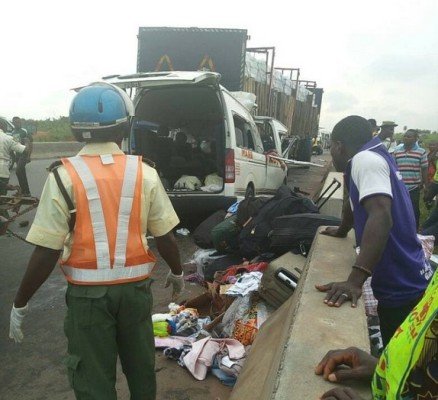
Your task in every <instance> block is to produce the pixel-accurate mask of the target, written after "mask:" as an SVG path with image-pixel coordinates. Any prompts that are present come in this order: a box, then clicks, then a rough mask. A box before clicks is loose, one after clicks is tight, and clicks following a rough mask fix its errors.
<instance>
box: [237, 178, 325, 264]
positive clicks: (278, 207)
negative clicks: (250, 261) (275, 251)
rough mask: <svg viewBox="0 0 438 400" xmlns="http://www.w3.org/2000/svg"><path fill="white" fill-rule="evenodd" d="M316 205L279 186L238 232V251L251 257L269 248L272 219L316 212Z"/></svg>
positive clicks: (285, 187) (284, 186)
mask: <svg viewBox="0 0 438 400" xmlns="http://www.w3.org/2000/svg"><path fill="white" fill-rule="evenodd" d="M317 212H318V207H317V206H316V205H315V203H313V201H311V200H310V199H308V198H306V197H304V196H302V195H300V194H298V193H295V192H294V191H293V190H291V189H290V188H289V187H287V186H286V185H282V186H280V188H279V189H278V190H277V193H276V194H275V196H274V197H272V198H271V199H270V200H269V201H268V202H267V203H266V204H264V205H263V207H262V208H260V210H259V211H258V213H257V214H256V215H255V216H254V217H253V218H252V219H251V220H250V221H249V222H248V223H247V224H246V225H245V226H244V227H243V229H242V230H241V232H240V234H239V253H240V254H241V255H242V256H243V257H246V258H251V257H254V256H257V255H260V254H263V253H266V252H268V251H269V249H270V241H269V234H270V232H271V231H272V229H273V226H272V224H273V222H274V219H275V218H277V217H279V216H282V215H293V214H299V213H317Z"/></svg>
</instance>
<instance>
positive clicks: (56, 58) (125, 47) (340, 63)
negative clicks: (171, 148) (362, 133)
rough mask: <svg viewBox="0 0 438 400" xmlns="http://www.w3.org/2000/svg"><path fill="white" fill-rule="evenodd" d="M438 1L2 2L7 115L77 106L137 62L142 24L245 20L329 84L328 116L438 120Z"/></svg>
mask: <svg viewBox="0 0 438 400" xmlns="http://www.w3.org/2000/svg"><path fill="white" fill-rule="evenodd" d="M437 21H438V1H437V0H416V1H413V0H368V1H366V2H358V1H352V0H332V1H327V0H314V1H310V0H309V1H299V2H298V1H276V0H271V1H264V2H263V3H262V2H254V1H238V0H237V1H236V0H233V1H229V0H221V1H214V0H212V1H198V0H184V1H172V0H170V1H167V2H163V1H156V2H154V1H145V0H144V1H136V0H124V1H108V0H107V1H96V0H95V1H93V0H87V1H85V0H76V1H74V2H64V1H51V0H38V1H35V2H30V1H29V2H23V1H16V2H6V3H4V4H3V5H2V22H1V25H0V38H1V39H0V40H1V42H0V43H1V50H2V54H3V57H2V68H1V71H2V73H1V77H0V82H1V92H0V93H1V94H0V115H2V116H6V117H9V118H11V117H13V116H14V115H19V116H22V117H24V118H37V119H41V118H49V117H58V116H61V115H67V114H68V107H69V103H70V100H71V97H72V92H71V91H70V88H72V87H75V86H78V85H82V84H86V83H89V82H91V81H94V80H96V79H98V78H100V77H102V76H105V75H110V74H114V73H120V74H124V73H132V72H135V69H136V56H137V33H138V28H139V27H140V26H183V27H185V26H196V27H218V28H222V27H223V28H242V29H247V30H248V34H249V35H250V36H251V40H250V41H249V42H248V46H251V47H255V46H275V47H276V57H277V63H276V64H277V66H282V67H285V66H291V67H300V68H301V77H302V79H309V80H316V81H317V82H318V85H319V86H321V87H323V88H324V97H323V109H322V113H321V123H320V125H321V126H322V127H324V128H326V129H331V128H332V127H333V125H334V124H335V123H336V122H337V121H338V120H339V119H340V118H342V117H344V116H347V115H351V114H359V115H362V116H364V117H366V118H375V119H377V120H378V121H381V120H383V119H385V120H395V121H396V122H398V124H399V125H400V126H401V127H403V126H404V125H407V126H408V127H418V128H422V129H431V130H438V22H437Z"/></svg>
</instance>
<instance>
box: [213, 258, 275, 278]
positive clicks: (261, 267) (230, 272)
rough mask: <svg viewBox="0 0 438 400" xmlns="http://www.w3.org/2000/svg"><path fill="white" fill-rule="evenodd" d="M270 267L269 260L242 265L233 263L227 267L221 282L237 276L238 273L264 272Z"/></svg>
mask: <svg viewBox="0 0 438 400" xmlns="http://www.w3.org/2000/svg"><path fill="white" fill-rule="evenodd" d="M267 267H268V263H267V262H259V263H255V264H247V265H245V264H240V265H233V266H231V267H229V268H227V269H226V271H225V273H224V274H223V275H222V277H221V280H220V283H226V282H227V279H228V278H229V277H230V276H236V275H238V274H242V273H244V272H254V271H259V272H264V271H265V270H266V268H267Z"/></svg>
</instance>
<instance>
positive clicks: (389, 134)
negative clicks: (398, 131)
mask: <svg viewBox="0 0 438 400" xmlns="http://www.w3.org/2000/svg"><path fill="white" fill-rule="evenodd" d="M396 126H398V125H397V124H396V123H395V122H394V121H382V124H381V125H380V133H379V135H378V136H379V138H380V140H381V141H382V142H383V144H384V146H385V147H386V148H387V149H388V151H389V148H390V147H391V142H392V141H393V139H394V128H395V127H396Z"/></svg>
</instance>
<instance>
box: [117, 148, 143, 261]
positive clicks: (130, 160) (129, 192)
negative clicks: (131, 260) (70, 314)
mask: <svg viewBox="0 0 438 400" xmlns="http://www.w3.org/2000/svg"><path fill="white" fill-rule="evenodd" d="M137 170H138V158H137V157H135V156H127V160H126V167H125V176H124V178H123V186H122V197H121V199H120V207H119V217H118V219H117V236H116V249H115V254H114V268H123V267H124V266H125V262H126V245H127V243H128V230H129V218H130V217H131V210H132V201H133V200H134V191H135V181H136V179H137Z"/></svg>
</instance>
